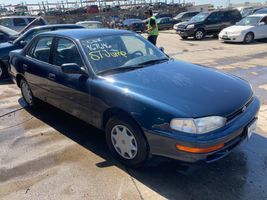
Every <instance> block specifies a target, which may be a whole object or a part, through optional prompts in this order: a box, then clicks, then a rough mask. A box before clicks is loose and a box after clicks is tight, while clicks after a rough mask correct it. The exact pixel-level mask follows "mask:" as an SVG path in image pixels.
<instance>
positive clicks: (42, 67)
mask: <svg viewBox="0 0 267 200" xmlns="http://www.w3.org/2000/svg"><path fill="white" fill-rule="evenodd" d="M52 43H53V37H51V36H49V37H47V36H45V37H38V38H36V39H35V40H34V41H33V42H32V43H31V46H30V47H29V48H28V50H27V52H26V59H25V60H24V61H23V63H22V68H23V70H24V76H25V78H26V80H27V81H28V83H29V84H30V86H31V89H32V92H33V94H34V96H36V97H38V98H40V99H42V100H44V101H46V99H47V97H48V96H49V91H50V89H51V87H49V85H48V81H47V78H48V72H49V68H50V67H51V65H50V64H49V61H50V50H51V46H52Z"/></svg>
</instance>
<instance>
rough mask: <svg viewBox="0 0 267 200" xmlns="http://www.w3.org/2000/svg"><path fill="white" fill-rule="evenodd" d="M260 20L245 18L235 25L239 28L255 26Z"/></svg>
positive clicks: (259, 18) (258, 18)
mask: <svg viewBox="0 0 267 200" xmlns="http://www.w3.org/2000/svg"><path fill="white" fill-rule="evenodd" d="M260 20H261V17H254V16H253V17H252V16H250V17H246V18H244V19H242V20H241V21H239V22H237V23H236V24H237V25H240V26H255V25H257V24H258V23H259V21H260Z"/></svg>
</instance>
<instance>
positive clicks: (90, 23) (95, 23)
mask: <svg viewBox="0 0 267 200" xmlns="http://www.w3.org/2000/svg"><path fill="white" fill-rule="evenodd" d="M76 24H79V25H81V26H84V27H85V28H88V29H95V28H104V25H103V23H102V22H98V21H81V22H77V23H76Z"/></svg>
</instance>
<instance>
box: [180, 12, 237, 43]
mask: <svg viewBox="0 0 267 200" xmlns="http://www.w3.org/2000/svg"><path fill="white" fill-rule="evenodd" d="M241 19H242V17H241V14H240V12H239V11H238V10H236V9H235V10H217V11H212V12H202V13H199V14H198V15H196V16H194V17H193V18H192V19H191V20H190V21H188V22H182V23H180V24H178V27H177V30H176V31H177V33H178V34H179V35H180V36H181V37H182V38H183V39H186V38H188V37H191V36H193V37H194V38H195V39H196V40H201V39H203V38H204V37H205V35H217V34H219V32H220V31H221V30H222V29H224V28H226V27H228V26H231V25H233V24H235V23H236V22H238V21H240V20H241Z"/></svg>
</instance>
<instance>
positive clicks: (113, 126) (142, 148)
mask: <svg viewBox="0 0 267 200" xmlns="http://www.w3.org/2000/svg"><path fill="white" fill-rule="evenodd" d="M105 132H106V141H107V144H108V147H109V149H110V151H111V153H112V155H113V156H114V157H115V158H116V159H117V160H118V161H120V162H121V163H123V164H125V165H127V166H129V167H134V168H136V167H140V166H142V165H143V164H144V163H145V162H146V160H147V157H148V153H149V150H148V144H147V142H146V139H145V137H144V134H143V133H142V131H141V130H140V128H139V127H138V126H137V125H136V123H134V122H133V120H131V119H129V118H127V117H124V118H123V119H120V118H119V117H113V118H111V119H110V120H108V122H107V125H106V128H105Z"/></svg>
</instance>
